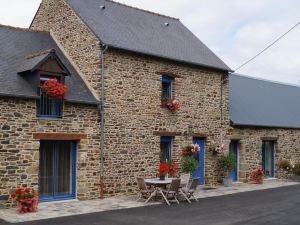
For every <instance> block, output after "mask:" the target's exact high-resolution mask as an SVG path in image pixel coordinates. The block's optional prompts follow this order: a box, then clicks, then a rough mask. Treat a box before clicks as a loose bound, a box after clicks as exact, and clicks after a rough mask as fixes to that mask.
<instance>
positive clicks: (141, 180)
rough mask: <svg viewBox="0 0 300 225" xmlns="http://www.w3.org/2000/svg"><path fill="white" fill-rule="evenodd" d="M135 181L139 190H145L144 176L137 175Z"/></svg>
mask: <svg viewBox="0 0 300 225" xmlns="http://www.w3.org/2000/svg"><path fill="white" fill-rule="evenodd" d="M136 182H137V185H138V188H139V189H140V190H147V186H146V183H145V180H144V178H141V177H137V178H136Z"/></svg>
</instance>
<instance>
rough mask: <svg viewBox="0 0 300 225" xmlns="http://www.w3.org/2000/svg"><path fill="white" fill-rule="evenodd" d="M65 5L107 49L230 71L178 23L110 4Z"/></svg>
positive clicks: (72, 0) (100, 0)
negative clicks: (103, 7)
mask: <svg viewBox="0 0 300 225" xmlns="http://www.w3.org/2000/svg"><path fill="white" fill-rule="evenodd" d="M68 3H69V5H70V6H71V7H72V8H73V10H74V11H75V12H76V13H77V15H78V16H79V17H80V18H81V19H82V20H83V22H84V23H85V24H86V25H87V26H88V27H89V28H90V29H91V30H92V31H93V32H94V34H95V35H96V36H97V37H98V39H99V40H100V41H101V42H102V43H103V44H106V45H108V46H109V47H112V48H118V49H122V50H127V51H132V52H136V53H142V54H146V55H150V56H156V57H161V58H166V59H170V60H175V61H179V62H184V63H189V64H195V65H200V66H205V67H210V68H215V69H219V70H223V71H230V68H229V67H228V66H227V65H226V64H225V63H224V62H223V61H222V60H220V59H219V58H218V57H217V56H216V55H215V54H214V53H213V52H212V51H211V50H210V49H209V48H208V47H207V46H205V45H204V44H203V43H202V42H201V41H200V40H199V39H198V38H197V37H196V36H195V35H194V34H193V33H192V32H191V31H189V30H188V29H187V28H186V27H185V26H184V25H183V24H182V23H181V22H180V21H179V20H178V19H175V18H171V17H167V16H162V15H159V14H156V13H152V12H148V11H145V10H141V9H137V8H133V7H130V6H126V5H123V4H120V3H117V2H113V1H110V0H84V1H82V0H68ZM100 6H105V9H102V8H101V7H100ZM165 23H168V24H169V26H165Z"/></svg>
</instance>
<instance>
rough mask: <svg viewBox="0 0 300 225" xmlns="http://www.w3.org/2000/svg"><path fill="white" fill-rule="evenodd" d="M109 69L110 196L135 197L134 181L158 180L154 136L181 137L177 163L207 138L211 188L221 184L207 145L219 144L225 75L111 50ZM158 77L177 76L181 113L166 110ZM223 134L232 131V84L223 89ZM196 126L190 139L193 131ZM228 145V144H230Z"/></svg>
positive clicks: (176, 141) (176, 142)
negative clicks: (187, 150)
mask: <svg viewBox="0 0 300 225" xmlns="http://www.w3.org/2000/svg"><path fill="white" fill-rule="evenodd" d="M105 65H106V68H107V70H106V74H107V79H106V84H105V86H106V118H105V130H106V133H105V169H106V176H105V183H106V187H107V191H108V192H109V193H110V194H119V193H124V192H131V191H132V188H133V187H134V186H135V177H136V176H143V177H154V176H155V174H156V171H157V168H158V164H159V153H160V137H159V136H156V135H155V134H154V131H168V132H180V133H181V134H180V135H178V136H175V138H174V145H173V158H174V159H176V160H178V161H180V158H181V156H180V154H181V150H182V147H183V146H185V145H187V144H190V143H191V142H192V138H193V136H199V135H200V136H205V137H206V145H207V148H206V155H205V162H206V164H205V171H206V172H205V173H206V174H205V175H206V182H207V183H216V181H217V180H218V169H217V166H216V164H217V163H216V160H217V157H215V156H212V153H211V152H210V151H208V149H209V148H208V146H211V145H214V144H219V140H220V132H221V130H220V95H221V91H220V84H221V78H222V75H224V76H225V78H226V76H227V75H226V73H222V72H217V71H212V70H208V69H205V68H200V67H194V66H191V65H183V64H179V63H176V62H171V61H166V60H161V59H155V58H150V57H146V56H141V55H137V54H132V53H126V52H122V51H119V50H113V49H109V50H108V51H107V53H106V55H105ZM159 72H166V73H169V74H175V75H176V76H178V77H176V78H175V81H174V85H173V97H174V98H175V99H178V100H179V101H180V103H181V108H180V110H179V111H178V112H175V113H170V112H169V111H167V110H166V109H161V108H160V104H161V88H162V86H161V78H162V75H161V74H160V73H159ZM223 95H224V96H223V116H224V118H223V119H224V126H223V132H224V134H226V130H228V128H229V118H228V84H227V83H225V85H224V87H223ZM190 124H191V125H192V126H193V129H192V131H191V133H194V135H193V134H190V135H189V134H188V133H189V132H188V131H189V130H188V126H189V125H190ZM226 143H228V140H227V141H226Z"/></svg>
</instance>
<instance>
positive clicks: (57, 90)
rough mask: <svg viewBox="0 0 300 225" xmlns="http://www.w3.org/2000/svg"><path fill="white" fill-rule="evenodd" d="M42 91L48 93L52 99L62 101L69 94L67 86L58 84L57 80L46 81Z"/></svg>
mask: <svg viewBox="0 0 300 225" xmlns="http://www.w3.org/2000/svg"><path fill="white" fill-rule="evenodd" d="M41 88H42V90H43V91H45V92H46V93H47V95H49V96H50V97H55V98H59V99H62V98H63V97H64V95H65V93H66V92H67V90H68V88H67V86H66V85H63V84H62V83H60V82H58V81H57V80H56V79H51V80H47V81H45V83H44V84H43V85H42V86H41Z"/></svg>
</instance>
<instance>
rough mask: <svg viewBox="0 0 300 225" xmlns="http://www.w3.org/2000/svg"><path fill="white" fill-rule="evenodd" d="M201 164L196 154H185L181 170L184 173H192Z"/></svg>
mask: <svg viewBox="0 0 300 225" xmlns="http://www.w3.org/2000/svg"><path fill="white" fill-rule="evenodd" d="M198 166H199V162H198V160H197V159H195V157H194V156H190V155H189V156H184V157H182V159H181V172H182V173H192V172H194V171H195V170H196V169H197V168H198Z"/></svg>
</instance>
